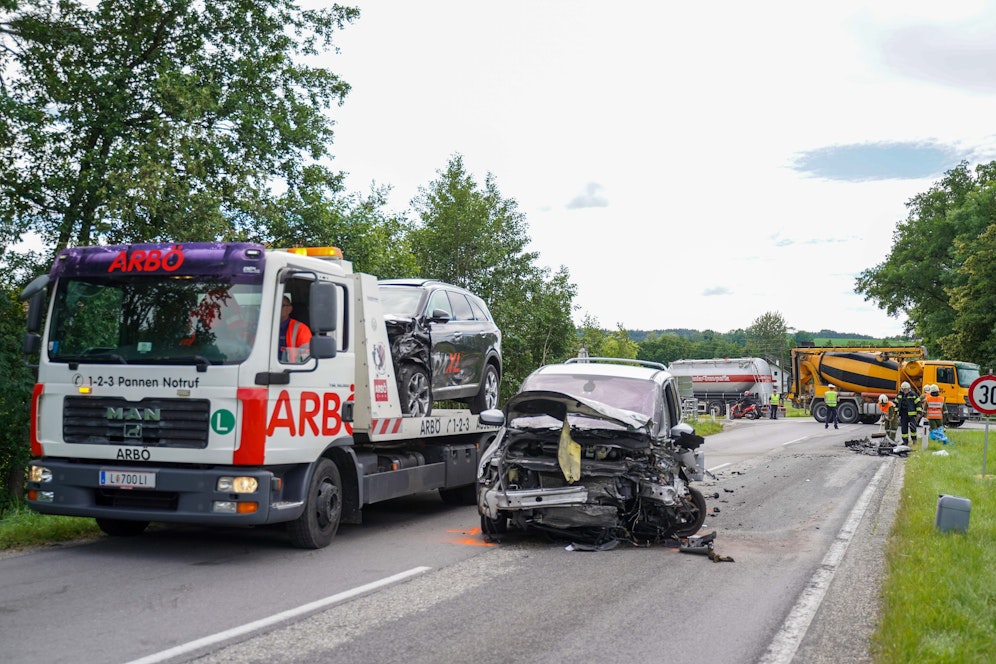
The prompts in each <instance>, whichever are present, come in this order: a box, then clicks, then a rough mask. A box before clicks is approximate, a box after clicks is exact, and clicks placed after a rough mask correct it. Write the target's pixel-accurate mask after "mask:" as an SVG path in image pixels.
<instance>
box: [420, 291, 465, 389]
mask: <svg viewBox="0 0 996 664" xmlns="http://www.w3.org/2000/svg"><path fill="white" fill-rule="evenodd" d="M440 313H443V314H445V316H438V315H437V314H440ZM425 320H426V321H427V323H428V327H429V344H430V355H431V364H432V398H433V400H434V401H441V400H444V399H450V398H453V397H454V396H456V395H455V394H454V388H455V387H456V386H457V384H456V383H455V381H454V378H453V376H454V373H455V372H456V371H458V370H459V363H460V356H459V353H460V348H459V338H460V335H459V334H458V332H459V330H458V329H457V327H456V326H455V325H453V324H451V321H452V320H453V307H452V305H451V304H450V298H449V296H448V295H447V293H446V291H445V290H443V289H436V290H433V291H431V292H430V293H429V297H428V299H427V301H426V305H425Z"/></svg>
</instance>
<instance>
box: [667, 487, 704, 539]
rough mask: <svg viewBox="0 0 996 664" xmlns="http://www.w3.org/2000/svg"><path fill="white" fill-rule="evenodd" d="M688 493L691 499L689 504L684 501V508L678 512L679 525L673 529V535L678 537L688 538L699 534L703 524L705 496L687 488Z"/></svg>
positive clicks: (696, 490)
mask: <svg viewBox="0 0 996 664" xmlns="http://www.w3.org/2000/svg"><path fill="white" fill-rule="evenodd" d="M688 493H689V495H690V496H691V497H692V500H691V502H690V503H689V502H688V501H685V506H684V507H683V508H682V509H681V510H679V511H678V519H679V520H680V523H679V524H678V527H677V528H675V529H674V534H675V535H676V536H678V537H690V536H692V535H694V534H695V533H697V532H699V528H701V527H702V524H703V523H705V518H706V502H705V496H703V495H702V492H701V491H699V490H698V489H693V488H692V487H688Z"/></svg>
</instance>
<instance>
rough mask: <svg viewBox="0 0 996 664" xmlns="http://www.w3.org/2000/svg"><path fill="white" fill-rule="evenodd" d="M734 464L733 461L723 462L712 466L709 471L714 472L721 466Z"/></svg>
mask: <svg viewBox="0 0 996 664" xmlns="http://www.w3.org/2000/svg"><path fill="white" fill-rule="evenodd" d="M732 465H733V464H731V463H721V464H719V465H718V466H713V467H712V468H710V469H709V472H710V473H713V472H715V471H717V470H719V469H720V468H726V467H727V466H732Z"/></svg>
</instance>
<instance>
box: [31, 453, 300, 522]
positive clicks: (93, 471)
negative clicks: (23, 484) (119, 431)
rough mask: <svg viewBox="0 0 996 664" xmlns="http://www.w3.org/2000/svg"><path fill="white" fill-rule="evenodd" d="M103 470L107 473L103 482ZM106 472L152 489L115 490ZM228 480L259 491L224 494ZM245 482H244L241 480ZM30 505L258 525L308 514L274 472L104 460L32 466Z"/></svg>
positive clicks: (65, 511) (44, 510)
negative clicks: (284, 492)
mask: <svg viewBox="0 0 996 664" xmlns="http://www.w3.org/2000/svg"><path fill="white" fill-rule="evenodd" d="M102 471H107V472H105V473H104V475H103V477H104V479H103V480H102ZM107 473H116V474H122V473H124V474H127V475H129V476H130V477H133V478H135V479H137V480H140V481H142V482H144V483H145V484H146V485H147V486H145V487H142V486H133V487H126V486H113V485H108V484H107V479H106V478H107ZM223 478H225V480H226V481H222V484H221V485H222V486H225V485H226V484H229V483H230V481H227V478H233V479H234V478H240V481H242V482H243V483H246V482H248V483H249V484H251V483H252V480H255V484H256V487H257V488H256V490H255V491H253V492H245V493H236V492H234V491H233V490H219V480H223ZM242 478H245V479H242ZM27 488H28V492H27V497H28V506H29V507H30V508H31V509H33V510H34V511H36V512H39V513H41V514H58V515H64V516H84V517H94V518H106V519H124V520H134V521H160V522H173V523H199V524H212V523H214V524H219V525H259V524H265V523H277V522H281V521H290V520H292V519H295V518H297V517H298V516H299V515H300V514H301V513H302V512H303V510H304V505H303V503H301V502H283V501H281V500H280V494H281V488H282V482H281V480H280V479H279V478H278V477H277V476H276V475H274V473H273V472H271V471H269V470H264V469H260V468H241V467H236V466H216V467H208V468H187V467H168V468H164V467H155V468H149V467H141V466H138V465H136V466H132V467H128V468H124V467H121V466H116V465H112V464H106V463H99V462H92V461H86V462H78V461H67V460H65V459H54V458H44V457H43V458H40V459H35V460H32V461H31V462H30V464H29V481H28V484H27Z"/></svg>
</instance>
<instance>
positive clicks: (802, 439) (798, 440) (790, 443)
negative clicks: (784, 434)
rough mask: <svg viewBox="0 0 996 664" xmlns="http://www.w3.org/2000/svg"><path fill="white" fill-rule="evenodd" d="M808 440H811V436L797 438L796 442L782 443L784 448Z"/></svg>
mask: <svg viewBox="0 0 996 664" xmlns="http://www.w3.org/2000/svg"><path fill="white" fill-rule="evenodd" d="M808 439H809V436H803V437H802V438H796V439H795V440H790V441H789V442H787V443H782V447H785V446H787V445H794V444H795V443H801V442H802V441H804V440H808Z"/></svg>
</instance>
